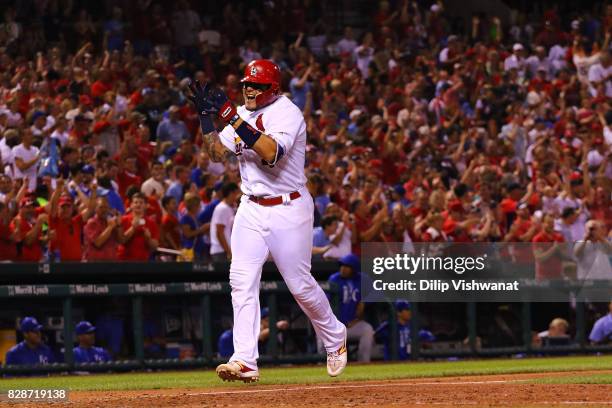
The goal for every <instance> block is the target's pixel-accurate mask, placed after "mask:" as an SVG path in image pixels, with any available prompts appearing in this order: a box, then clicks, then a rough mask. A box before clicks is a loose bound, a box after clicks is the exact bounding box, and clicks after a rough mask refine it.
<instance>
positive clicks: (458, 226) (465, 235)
mask: <svg viewBox="0 0 612 408" xmlns="http://www.w3.org/2000/svg"><path fill="white" fill-rule="evenodd" d="M479 221H480V218H478V217H476V216H470V217H466V215H465V209H464V208H463V205H462V204H461V201H459V200H454V201H451V202H450V203H449V206H448V213H447V216H446V219H445V220H444V224H443V226H442V229H443V231H444V233H445V234H446V235H447V236H448V237H450V238H451V239H452V240H453V242H471V241H472V237H471V236H470V230H471V229H472V228H473V227H474V226H475V225H477V224H478V222H479Z"/></svg>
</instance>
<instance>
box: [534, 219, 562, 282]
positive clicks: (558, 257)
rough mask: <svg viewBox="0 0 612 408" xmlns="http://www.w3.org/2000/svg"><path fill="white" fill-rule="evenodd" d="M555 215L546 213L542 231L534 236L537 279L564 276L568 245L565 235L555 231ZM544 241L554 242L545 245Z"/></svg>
mask: <svg viewBox="0 0 612 408" xmlns="http://www.w3.org/2000/svg"><path fill="white" fill-rule="evenodd" d="M554 228H555V217H554V216H553V215H552V214H545V215H544V218H543V219H542V231H541V232H539V233H538V234H536V236H535V237H533V240H532V242H533V254H534V256H535V258H536V279H537V280H539V281H541V280H546V279H560V278H561V277H562V264H561V261H562V258H563V255H564V254H563V252H564V251H565V250H566V247H565V246H563V245H559V243H562V242H564V239H563V236H562V235H561V234H559V233H558V232H555V229H554ZM544 243H552V245H545V244H544Z"/></svg>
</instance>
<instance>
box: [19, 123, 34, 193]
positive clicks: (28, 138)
mask: <svg viewBox="0 0 612 408" xmlns="http://www.w3.org/2000/svg"><path fill="white" fill-rule="evenodd" d="M32 141H33V136H32V131H31V130H30V129H29V128H26V129H24V131H23V136H22V143H21V144H19V145H17V146H15V147H13V159H14V162H15V165H14V171H15V178H17V179H19V178H27V179H28V182H29V185H28V191H34V190H36V175H37V170H38V162H39V159H40V153H39V150H38V148H37V147H36V146H33V145H32Z"/></svg>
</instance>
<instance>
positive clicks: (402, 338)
mask: <svg viewBox="0 0 612 408" xmlns="http://www.w3.org/2000/svg"><path fill="white" fill-rule="evenodd" d="M410 307H411V306H410V303H409V302H406V301H404V300H398V301H397V302H395V313H396V319H397V334H398V337H397V339H396V341H397V349H398V355H399V359H400V360H407V359H408V358H409V357H410V349H411V344H412V338H411V336H410V319H411V318H412V312H411V311H410ZM390 326H391V325H390V323H389V322H388V321H387V322H383V323H381V325H380V326H378V327H377V328H376V331H375V334H374V335H375V338H376V339H377V340H378V341H380V342H382V343H383V344H384V345H385V360H392V359H393V358H394V356H393V355H391V327H390ZM419 339H420V341H421V342H422V343H431V342H433V341H436V337H435V336H434V335H433V334H432V333H431V332H430V331H428V330H424V329H421V330H419Z"/></svg>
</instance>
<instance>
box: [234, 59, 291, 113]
mask: <svg viewBox="0 0 612 408" xmlns="http://www.w3.org/2000/svg"><path fill="white" fill-rule="evenodd" d="M240 82H242V83H245V82H253V83H256V84H264V85H270V88H268V89H266V90H265V91H263V92H262V93H260V94H259V95H257V97H256V98H255V103H256V104H257V108H261V107H264V106H266V105H268V104H271V103H272V102H274V101H275V100H276V98H278V97H279V96H280V82H281V72H280V68H279V67H278V65H276V64H275V63H273V62H272V61H270V60H263V59H260V60H253V61H251V62H249V64H248V65H247V66H246V67H245V68H244V77H243V78H242V79H241V80H240Z"/></svg>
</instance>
